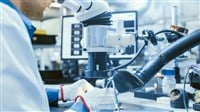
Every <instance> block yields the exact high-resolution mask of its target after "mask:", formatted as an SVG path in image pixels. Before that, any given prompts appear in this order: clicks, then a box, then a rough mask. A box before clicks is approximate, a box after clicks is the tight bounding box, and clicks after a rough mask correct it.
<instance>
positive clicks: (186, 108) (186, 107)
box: [183, 68, 190, 112]
mask: <svg viewBox="0 0 200 112" xmlns="http://www.w3.org/2000/svg"><path fill="white" fill-rule="evenodd" d="M189 71H190V68H189V69H188V71H187V73H186V75H185V77H184V84H183V103H184V107H185V110H186V112H189V110H188V106H187V104H186V98H185V96H186V95H185V94H186V93H185V85H186V79H187V77H188V74H189Z"/></svg>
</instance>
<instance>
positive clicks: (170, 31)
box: [155, 30, 184, 36]
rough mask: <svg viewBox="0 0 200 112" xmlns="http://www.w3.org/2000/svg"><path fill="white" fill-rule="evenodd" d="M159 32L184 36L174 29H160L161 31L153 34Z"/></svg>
mask: <svg viewBox="0 0 200 112" xmlns="http://www.w3.org/2000/svg"><path fill="white" fill-rule="evenodd" d="M161 33H174V34H176V35H179V36H184V35H183V34H181V33H179V32H177V31H174V30H161V31H159V32H157V33H155V35H159V34H161Z"/></svg>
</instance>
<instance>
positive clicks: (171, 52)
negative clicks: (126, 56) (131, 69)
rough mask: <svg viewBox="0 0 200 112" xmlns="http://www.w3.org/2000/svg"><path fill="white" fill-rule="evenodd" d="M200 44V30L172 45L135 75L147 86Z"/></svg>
mask: <svg viewBox="0 0 200 112" xmlns="http://www.w3.org/2000/svg"><path fill="white" fill-rule="evenodd" d="M199 44H200V29H197V30H195V31H194V32H192V33H190V34H189V35H187V36H185V37H182V38H180V39H179V40H177V41H175V42H174V43H172V44H171V45H170V46H168V47H167V48H166V49H164V50H163V51H162V52H161V53H160V54H158V55H157V56H156V57H155V58H154V59H153V60H151V61H149V62H148V63H147V64H146V65H144V66H143V67H142V68H141V69H140V70H139V71H137V72H136V73H135V75H136V76H137V77H138V78H140V79H141V80H142V81H143V82H144V84H145V83H147V82H148V81H149V80H150V79H151V78H152V77H153V76H154V75H155V74H156V73H157V72H158V71H159V70H160V69H161V68H162V67H163V66H164V65H165V64H167V63H168V62H169V61H171V60H172V59H174V58H176V57H177V56H179V55H181V54H182V53H184V52H186V51H187V50H189V49H191V48H193V47H195V46H197V45H199Z"/></svg>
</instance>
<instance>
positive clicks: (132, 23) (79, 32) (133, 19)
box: [61, 11, 138, 60]
mask: <svg viewBox="0 0 200 112" xmlns="http://www.w3.org/2000/svg"><path fill="white" fill-rule="evenodd" d="M118 20H120V21H121V20H122V21H123V27H124V29H125V31H126V33H135V34H137V30H138V21H137V20H138V19H137V11H119V12H112V18H111V21H112V25H111V27H113V28H117V23H116V22H117V21H118ZM61 27H62V28H61V29H62V30H61V31H62V32H61V37H62V41H61V59H63V60H65V59H80V60H82V59H88V53H87V52H86V51H83V47H82V45H81V40H82V39H83V38H85V37H84V29H83V25H82V24H81V23H80V22H79V21H78V20H77V19H76V18H75V17H74V16H73V15H69V16H63V17H62V26H61ZM136 48H137V41H136V42H135V45H134V53H135V52H136ZM134 53H132V54H121V53H115V54H111V55H109V57H110V58H111V59H130V58H131V57H132V56H133V54H134Z"/></svg>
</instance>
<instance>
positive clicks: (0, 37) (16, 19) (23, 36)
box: [0, 2, 49, 112]
mask: <svg viewBox="0 0 200 112" xmlns="http://www.w3.org/2000/svg"><path fill="white" fill-rule="evenodd" d="M4 111H15V112H16V111H20V112H21V111H26V112H27V111H40V112H41V111H42V112H44V111H45V112H46V111H49V105H48V99H47V95H46V93H45V89H44V87H43V83H42V80H41V77H40V74H39V72H38V68H37V63H36V59H35V56H34V52H33V48H32V45H31V39H30V37H29V34H28V31H27V28H26V27H25V24H24V23H23V21H22V19H21V18H20V16H19V15H18V13H17V12H16V11H15V10H14V9H12V8H11V7H9V6H8V5H6V4H4V3H1V2H0V112H4Z"/></svg>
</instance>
